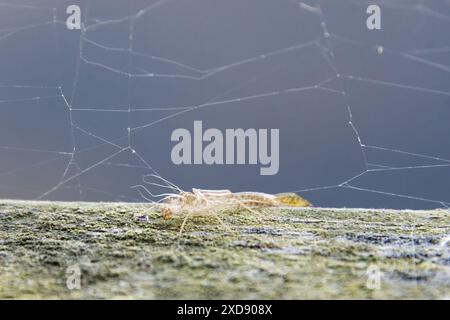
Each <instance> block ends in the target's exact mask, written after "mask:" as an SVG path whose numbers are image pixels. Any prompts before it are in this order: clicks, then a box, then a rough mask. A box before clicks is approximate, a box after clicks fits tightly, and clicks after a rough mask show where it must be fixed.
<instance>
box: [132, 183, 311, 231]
mask: <svg viewBox="0 0 450 320" xmlns="http://www.w3.org/2000/svg"><path fill="white" fill-rule="evenodd" d="M147 177H153V178H157V179H159V180H162V181H163V182H164V183H165V184H166V185H161V184H159V183H154V182H149V181H147V180H146V179H147ZM143 180H144V182H145V183H147V184H150V185H155V186H159V187H164V188H170V189H172V190H174V193H164V194H159V195H154V194H152V193H151V192H149V191H148V189H147V188H146V187H144V186H143V185H139V186H135V187H134V188H137V189H138V191H139V193H140V194H141V196H142V197H143V198H145V199H147V200H149V201H151V200H150V199H148V198H147V197H146V196H145V195H144V194H143V193H142V191H141V190H140V189H143V190H145V191H146V192H147V193H149V194H150V195H151V196H153V197H155V196H156V197H161V200H160V201H158V202H156V203H155V202H153V203H154V205H157V206H158V207H159V208H160V211H161V213H162V218H163V219H164V220H170V219H172V218H173V217H174V216H183V217H184V219H183V223H182V224H181V227H180V234H181V233H182V232H183V230H184V227H185V225H186V222H187V221H188V219H189V218H190V217H193V216H202V215H203V216H208V215H213V216H215V217H216V219H217V220H218V221H219V222H220V223H221V224H222V225H223V226H224V227H225V228H227V229H229V228H228V227H227V226H226V225H225V224H224V223H223V221H222V219H221V218H220V216H219V215H218V212H223V211H226V210H233V209H239V208H241V209H245V210H248V211H250V212H254V213H256V210H258V209H262V208H282V207H297V208H298V207H310V206H312V204H311V203H310V202H309V201H308V200H305V199H303V198H302V197H301V196H299V195H297V194H295V193H281V194H268V193H262V192H231V191H230V190H204V189H196V188H193V189H192V192H188V191H184V190H181V189H180V188H178V187H177V186H176V185H174V184H173V183H171V182H169V181H167V180H166V179H164V178H162V177H160V176H156V175H147V176H145V177H144V179H143Z"/></svg>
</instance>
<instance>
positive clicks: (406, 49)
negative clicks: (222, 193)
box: [0, 0, 450, 209]
mask: <svg viewBox="0 0 450 320" xmlns="http://www.w3.org/2000/svg"><path fill="white" fill-rule="evenodd" d="M372 3H377V4H379V5H380V6H381V8H382V17H383V18H382V19H383V20H382V23H383V30H382V31H369V30H367V28H366V26H365V20H366V18H367V14H366V13H365V10H366V8H367V6H368V5H369V4H372ZM69 4H71V3H63V4H61V3H60V2H59V1H58V2H56V1H53V2H52V1H41V2H40V3H39V4H37V3H36V1H33V2H27V1H22V2H20V3H19V2H18V1H14V2H12V1H11V2H3V3H0V12H1V17H2V19H0V23H1V25H0V48H1V50H2V51H3V53H0V54H1V57H0V59H1V61H3V63H2V64H1V70H2V76H1V85H0V112H1V119H2V130H1V135H0V136H1V141H0V144H1V145H0V155H1V157H0V159H1V160H0V169H2V170H1V171H0V195H1V196H2V197H4V198H25V199H39V200H43V199H52V200H92V201H100V200H105V201H142V197H141V195H142V194H140V193H139V192H138V191H139V190H137V189H136V188H132V187H133V186H135V185H139V184H141V183H142V177H143V176H144V177H145V176H146V175H155V176H159V177H163V178H167V179H168V180H170V181H172V182H173V183H175V184H177V185H179V186H180V187H181V188H183V189H190V188H191V187H199V186H204V185H205V184H208V185H207V186H206V187H209V188H230V189H232V190H233V191H234V190H236V191H241V189H245V188H251V189H253V190H255V191H267V192H298V193H301V194H302V195H305V197H306V198H308V199H311V200H312V202H313V203H314V204H315V205H316V206H330V207H392V208H447V209H448V208H450V195H449V193H448V191H447V190H448V188H449V187H450V185H449V183H450V168H449V167H450V148H449V147H450V145H449V140H448V137H449V134H450V132H449V129H448V119H450V117H449V116H450V109H449V108H448V106H449V102H450V89H449V88H450V77H449V75H450V59H449V53H450V44H449V43H448V41H446V37H442V34H445V30H450V28H449V27H450V6H449V3H448V2H447V1H434V2H432V3H431V2H425V1H418V0H417V1H416V0H405V1H371V2H365V1H351V0H345V1H339V2H337V1H305V2H297V1H288V0H286V1H256V0H255V1H250V0H248V1H236V2H233V1H230V2H227V4H224V3H221V2H213V3H212V2H211V1H185V2H180V1H175V0H159V1H130V2H127V3H126V4H125V3H119V2H117V3H114V4H111V2H110V1H97V2H95V4H94V3H93V2H89V1H86V2H84V3H81V7H82V18H83V27H82V29H81V30H79V31H69V30H67V28H66V26H65V18H66V15H65V8H66V7H67V6H68V5H69ZM219 4H220V5H219ZM215 6H217V7H215ZM233 6H234V7H233ZM236 8H237V9H236ZM277 8H279V10H277ZM203 10H204V11H203ZM267 18H270V19H269V20H268V23H267V22H265V19H267ZM253 19H260V20H259V21H260V22H259V23H258V24H256V25H255V26H253V27H251V26H252V25H253V24H252V23H250V21H253ZM148 23H150V25H149V24H148ZM234 24H236V25H237V27H236V28H238V27H242V26H246V27H248V28H247V29H241V30H242V34H241V33H235V31H236V28H235V29H233V25H234ZM270 25H273V26H279V25H281V26H283V28H284V29H283V28H281V27H280V28H281V29H280V30H278V29H277V28H274V27H270ZM265 28H266V29H265ZM209 29H211V31H210V32H208V31H207V30H209ZM205 30H206V31H205ZM196 31H197V32H198V34H196ZM200 31H203V32H204V33H202V32H200ZM166 35H169V36H167V37H165V36H166ZM240 36H242V39H241V38H240ZM249 39H251V40H254V42H252V43H250V41H249ZM299 39H300V41H299ZM226 48H229V49H230V50H229V51H227V50H225V49H226ZM40 51H41V52H40ZM185 53H186V54H185ZM27 66H30V68H29V69H28V68H27ZM296 103H298V104H300V105H301V106H300V107H299V106H298V105H296ZM274 106H276V108H275V107H274ZM283 106H285V107H286V109H285V110H283ZM304 106H307V107H305V108H303V107H304ZM302 108H303V109H302ZM236 114H239V117H236ZM202 117H205V118H204V119H206V120H208V119H209V123H211V126H212V127H214V126H215V125H216V126H217V127H220V126H224V127H225V128H237V127H244V126H247V127H248V126H252V125H253V126H254V127H258V126H259V127H269V128H270V127H277V126H285V127H286V128H285V127H283V128H281V129H280V132H281V134H283V130H285V131H284V132H288V133H289V139H288V140H287V141H286V143H285V144H284V145H283V144H282V146H281V148H283V146H284V147H285V149H286V148H289V149H290V150H289V151H290V152H288V153H286V151H285V152H284V153H283V152H282V153H281V155H280V157H282V158H283V159H285V158H292V159H291V160H289V161H288V165H286V166H285V167H283V164H284V163H285V162H283V161H282V162H281V166H280V172H283V174H284V175H283V174H280V175H279V176H277V177H273V178H262V177H255V176H254V172H253V171H252V172H251V173H250V174H247V171H245V170H246V169H242V168H227V169H225V171H224V172H216V171H212V169H211V168H205V166H200V167H196V168H195V169H194V168H193V167H192V166H181V167H177V168H174V166H173V165H171V164H169V160H170V149H168V145H169V142H170V140H169V139H170V131H171V130H173V129H175V128H178V127H186V128H190V127H191V126H192V121H193V120H196V119H201V118H202ZM237 118H239V119H237ZM206 120H204V121H205V122H206ZM314 121H316V123H315V122H314ZM286 122H288V123H287V124H286V125H285V123H286ZM310 122H312V123H313V125H311V126H309V123H310ZM298 128H303V129H299V130H303V131H295V130H296V129H298ZM330 128H331V129H330ZM167 130H169V131H167ZM296 142H298V145H296ZM289 146H294V147H292V148H290V147H289ZM309 154H314V156H309ZM322 171H323V173H321V172H322ZM249 176H251V177H250V178H248V177H249ZM224 177H227V179H225V178H224ZM228 177H230V178H229V179H228ZM242 177H243V178H242ZM233 179H234V180H236V181H237V182H236V184H235V185H234V184H233ZM246 180H248V181H246ZM296 183H297V184H296ZM163 189H164V188H163ZM155 193H157V191H156V190H155ZM152 200H153V199H152Z"/></svg>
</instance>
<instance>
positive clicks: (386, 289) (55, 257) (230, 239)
mask: <svg viewBox="0 0 450 320" xmlns="http://www.w3.org/2000/svg"><path fill="white" fill-rule="evenodd" d="M219 214H220V217H221V218H222V220H223V221H224V223H225V224H226V225H227V226H229V227H230V229H231V230H232V231H231V232H230V231H229V230H226V228H224V227H223V226H222V225H221V224H220V223H218V222H217V220H216V218H215V217H214V215H211V216H206V217H195V218H193V219H191V220H189V222H188V223H187V225H186V229H185V231H184V233H183V234H182V236H181V237H178V231H179V228H180V225H181V222H182V217H176V218H174V219H171V220H167V221H165V220H164V219H162V218H161V213H160V212H157V211H155V210H154V209H151V208H150V207H149V206H148V205H145V204H125V203H120V204H107V203H95V204H93V203H56V202H21V201H1V202H0V298H3V299H26V298H31V299H60V298H63V299H73V298H75V299H78V298H81V299H85V298H95V299H97V298H99V299H113V298H127V299H128V298H133V299H316V298H317V299H345V298H349V299H391V298H393V299H416V298H424V299H448V298H450V257H449V256H450V255H449V250H450V247H449V245H450V243H449V242H450V241H446V239H448V236H449V235H450V212H449V211H448V210H435V211H394V210H363V209H359V210H357V209H320V208H303V209H296V210H288V209H264V210H263V211H262V212H260V213H255V212H248V211H246V210H238V211H226V212H219ZM146 217H147V218H146ZM71 266H76V267H78V268H79V270H80V273H81V283H80V288H79V289H77V288H75V289H73V288H72V289H73V290H70V289H69V287H70V286H69V287H68V286H67V280H68V277H69V276H70V273H68V270H71V269H70V267H71ZM68 268H69V269H68ZM373 270H376V271H377V274H376V276H377V279H378V280H379V282H377V281H375V282H373V281H374V279H373V278H371V277H373V276H374V274H373ZM374 284H376V286H374Z"/></svg>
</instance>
